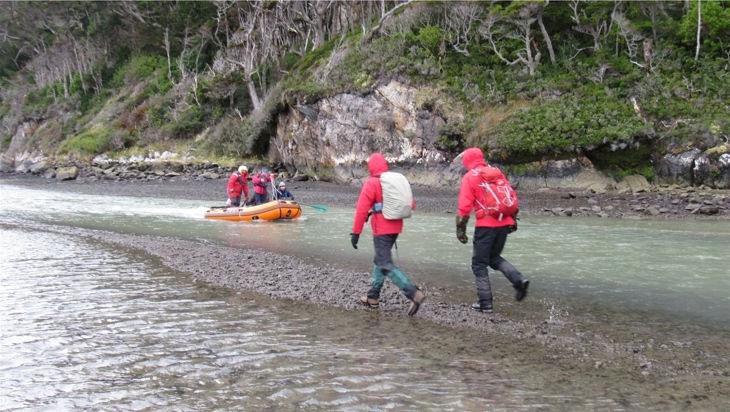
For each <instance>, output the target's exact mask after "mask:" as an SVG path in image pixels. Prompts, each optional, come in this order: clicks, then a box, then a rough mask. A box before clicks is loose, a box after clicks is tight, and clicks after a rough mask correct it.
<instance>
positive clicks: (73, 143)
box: [59, 125, 113, 155]
mask: <svg viewBox="0 0 730 412" xmlns="http://www.w3.org/2000/svg"><path fill="white" fill-rule="evenodd" d="M112 148H113V147H112V131H111V130H110V129H109V128H106V127H104V126H99V125H97V126H94V127H92V128H91V129H88V130H86V131H84V132H82V133H79V134H77V135H76V136H73V137H70V138H68V139H66V140H65V141H64V142H63V143H62V144H61V147H60V149H59V151H60V152H61V153H78V154H83V155H94V154H99V153H103V152H105V151H107V150H111V149H112Z"/></svg>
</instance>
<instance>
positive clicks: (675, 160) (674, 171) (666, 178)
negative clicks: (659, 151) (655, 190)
mask: <svg viewBox="0 0 730 412" xmlns="http://www.w3.org/2000/svg"><path fill="white" fill-rule="evenodd" d="M701 154H702V151H701V150H700V149H697V148H695V149H692V150H689V151H686V152H684V153H680V154H676V155H675V154H667V155H665V156H664V157H663V158H662V159H661V160H660V161H659V164H658V165H657V177H658V178H659V180H660V181H661V182H663V183H676V184H685V185H692V184H694V175H693V168H694V163H695V160H696V159H697V158H698V157H699V156H700V155H701Z"/></svg>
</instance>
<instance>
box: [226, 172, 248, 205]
mask: <svg viewBox="0 0 730 412" xmlns="http://www.w3.org/2000/svg"><path fill="white" fill-rule="evenodd" d="M241 193H243V203H241ZM247 199H248V167H246V166H239V167H238V170H236V171H235V172H233V173H231V177H229V178H228V202H226V206H241V205H242V204H243V205H245V204H246V200H247Z"/></svg>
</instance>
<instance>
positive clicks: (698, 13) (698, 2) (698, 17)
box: [695, 0, 702, 61]
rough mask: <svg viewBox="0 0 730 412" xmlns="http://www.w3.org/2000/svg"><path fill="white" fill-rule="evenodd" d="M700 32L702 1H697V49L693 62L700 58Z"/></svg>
mask: <svg viewBox="0 0 730 412" xmlns="http://www.w3.org/2000/svg"><path fill="white" fill-rule="evenodd" d="M701 31H702V0H697V49H696V50H695V61H696V60H698V59H699V58H700V32H701Z"/></svg>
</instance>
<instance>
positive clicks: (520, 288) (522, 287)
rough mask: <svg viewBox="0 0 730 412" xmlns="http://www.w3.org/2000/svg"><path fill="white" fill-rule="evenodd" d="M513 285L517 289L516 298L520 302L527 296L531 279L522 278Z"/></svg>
mask: <svg viewBox="0 0 730 412" xmlns="http://www.w3.org/2000/svg"><path fill="white" fill-rule="evenodd" d="M512 287H514V288H515V291H516V292H515V300H516V301H518V302H519V301H521V300H522V299H524V298H526V297H527V288H528V287H530V281H529V280H527V279H522V280H521V281H519V282H518V283H517V284H515V285H513V286H512Z"/></svg>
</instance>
